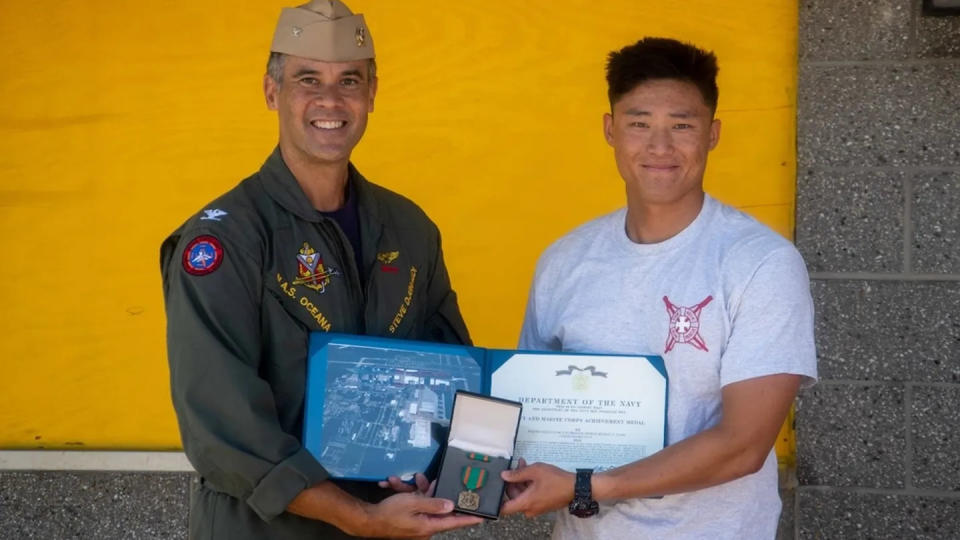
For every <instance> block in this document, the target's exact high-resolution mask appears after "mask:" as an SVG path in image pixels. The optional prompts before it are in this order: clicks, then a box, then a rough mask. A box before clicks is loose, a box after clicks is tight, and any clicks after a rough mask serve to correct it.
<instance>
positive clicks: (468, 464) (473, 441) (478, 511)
mask: <svg viewBox="0 0 960 540" xmlns="http://www.w3.org/2000/svg"><path fill="white" fill-rule="evenodd" d="M521 409H522V405H521V404H520V403H519V402H516V401H509V400H505V399H500V398H495V397H490V396H485V395H482V394H475V393H473V392H466V391H463V390H460V391H458V392H457V393H456V396H455V397H454V402H453V415H452V418H451V420H450V434H449V437H448V439H447V444H446V448H445V450H444V453H443V458H442V459H441V461H440V475H439V477H438V478H437V489H436V492H435V494H434V496H436V497H440V498H444V499H450V500H452V501H453V502H454V504H455V505H456V507H455V510H456V511H458V512H462V513H466V514H473V515H476V516H481V517H484V518H488V519H497V518H498V517H499V516H500V502H501V500H502V499H503V490H504V489H505V488H506V485H505V482H504V481H503V479H502V478H500V473H501V472H502V471H504V470H506V469H508V468H509V467H510V462H511V460H512V459H513V449H514V444H515V443H516V439H517V428H518V427H519V425H520V414H521Z"/></svg>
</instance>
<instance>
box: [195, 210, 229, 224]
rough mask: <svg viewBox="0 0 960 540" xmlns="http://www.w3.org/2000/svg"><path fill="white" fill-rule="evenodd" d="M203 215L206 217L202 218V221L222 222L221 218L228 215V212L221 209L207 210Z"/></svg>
mask: <svg viewBox="0 0 960 540" xmlns="http://www.w3.org/2000/svg"><path fill="white" fill-rule="evenodd" d="M203 213H204V216H203V217H202V218H200V221H206V220H210V221H220V218H222V217H223V216H225V215H227V212H226V211H225V210H221V209H219V208H207V209H206V210H204V211H203Z"/></svg>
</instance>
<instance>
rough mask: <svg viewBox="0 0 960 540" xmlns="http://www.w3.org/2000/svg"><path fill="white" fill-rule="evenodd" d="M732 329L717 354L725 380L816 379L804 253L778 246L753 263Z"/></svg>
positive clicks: (806, 383) (811, 318)
mask: <svg viewBox="0 0 960 540" xmlns="http://www.w3.org/2000/svg"><path fill="white" fill-rule="evenodd" d="M731 323H732V330H731V334H730V338H729V340H728V341H727V345H726V348H725V349H724V351H723V354H722V357H721V367H720V383H721V384H722V385H724V386H726V385H728V384H731V383H734V382H738V381H742V380H745V379H751V378H754V377H762V376H765V375H773V374H778V373H789V374H795V375H803V376H804V377H805V381H804V383H803V385H804V386H809V385H811V384H813V383H814V382H815V381H816V377H817V359H816V349H815V345H814V337H813V326H814V321H813V299H812V298H811V295H810V278H809V276H808V275H807V270H806V266H805V265H804V262H803V259H802V258H801V257H800V254H799V253H798V252H797V250H796V249H795V248H793V246H786V247H783V248H779V249H777V250H775V251H773V252H771V253H770V254H769V255H767V256H766V257H765V258H764V260H763V261H762V262H761V263H760V265H759V266H757V268H756V270H755V271H754V272H753V275H752V276H751V277H750V279H749V281H748V282H747V283H746V285H745V287H744V288H743V290H742V292H741V294H740V295H739V298H738V301H737V302H736V305H735V306H733V313H732V316H731Z"/></svg>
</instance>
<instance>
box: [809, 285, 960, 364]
mask: <svg viewBox="0 0 960 540" xmlns="http://www.w3.org/2000/svg"><path fill="white" fill-rule="evenodd" d="M811 289H812V293H813V300H814V309H815V311H816V329H815V331H816V336H817V354H818V362H819V364H818V368H819V373H820V377H821V378H822V379H856V380H862V381H876V380H887V381H918V382H947V383H960V354H957V350H958V343H960V310H958V309H957V306H958V305H960V282H916V281H914V282H895V281H853V280H851V281H841V280H814V281H813V283H812V287H811Z"/></svg>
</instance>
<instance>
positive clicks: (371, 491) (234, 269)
mask: <svg viewBox="0 0 960 540" xmlns="http://www.w3.org/2000/svg"><path fill="white" fill-rule="evenodd" d="M349 182H350V183H351V184H350V186H351V189H353V190H355V191H354V193H355V194H356V196H357V198H358V199H357V202H358V207H359V208H358V209H359V220H360V235H361V244H362V249H361V251H362V257H361V260H362V261H363V264H364V266H365V267H366V268H365V272H364V273H365V274H366V276H367V280H366V283H361V278H360V276H361V275H362V274H361V273H360V272H358V269H357V268H356V263H355V259H354V256H353V251H352V247H351V245H350V242H349V241H348V240H347V238H346V236H345V235H344V234H343V232H342V231H341V230H340V228H339V227H338V226H337V225H336V224H335V223H334V222H333V221H331V220H330V219H328V218H326V217H324V216H323V215H322V214H320V213H319V212H317V211H316V210H315V209H314V208H313V207H312V206H311V205H310V203H309V201H308V200H307V198H306V196H305V195H304V194H303V192H302V190H301V189H300V187H299V185H298V184H297V181H296V179H295V178H294V177H293V175H292V174H291V173H290V171H289V169H288V168H287V166H286V165H285V164H284V162H283V159H282V157H281V155H280V151H279V149H277V150H275V151H274V152H273V154H272V155H271V156H270V157H269V158H268V159H267V161H266V163H264V165H263V167H262V168H261V169H260V171H259V172H258V173H256V174H254V175H252V176H251V177H249V178H247V179H246V180H244V181H243V182H241V183H240V184H239V185H238V186H237V187H235V188H234V189H232V190H230V191H229V192H227V193H226V194H224V195H223V196H221V197H220V198H218V199H216V200H215V201H213V202H212V203H211V204H210V205H209V206H207V207H206V208H205V209H204V211H203V212H201V213H199V214H197V215H196V216H194V217H192V218H191V219H189V220H187V222H186V223H184V224H183V225H182V226H181V227H180V228H179V229H177V230H176V231H175V232H174V233H173V234H171V235H170V237H168V238H167V239H166V240H165V241H164V242H163V245H162V247H161V250H160V264H161V272H162V274H163V291H164V296H165V300H166V311H167V347H168V354H169V360H170V383H171V391H172V396H173V404H174V408H175V409H176V412H177V418H178V421H179V425H180V433H181V437H182V440H183V446H184V450H185V451H186V454H187V456H188V458H189V459H190V462H191V463H192V464H193V466H194V467H195V468H196V469H197V471H198V473H199V474H200V477H201V482H200V487H199V488H198V489H197V490H196V491H195V493H194V500H193V503H192V508H191V516H190V536H191V538H216V539H230V540H242V539H245V538H251V539H252V538H257V539H267V538H269V539H272V540H273V539H287V538H290V539H300V538H304V539H305V538H310V539H317V538H348V536H346V535H345V534H344V533H343V532H341V531H339V530H337V529H336V528H334V527H332V526H330V525H328V524H326V523H323V522H319V521H314V520H309V519H305V518H302V517H299V516H296V515H293V514H290V513H288V512H285V508H286V507H287V505H288V503H289V502H290V501H291V500H293V498H294V497H295V496H296V495H297V494H298V493H299V492H300V491H302V490H303V489H305V488H307V487H309V486H311V485H313V484H316V483H318V482H321V481H323V480H325V479H326V478H327V472H326V471H325V470H324V468H323V467H322V466H321V465H320V464H319V463H318V462H317V461H316V460H315V459H314V458H313V457H312V456H311V455H310V454H309V453H308V452H307V451H306V450H305V449H304V448H303V446H302V445H301V432H302V422H303V402H304V384H305V374H306V355H307V339H308V338H307V336H308V332H310V331H317V330H320V331H330V332H343V333H351V334H367V335H374V336H387V337H395V338H408V339H424V340H429V341H442V342H448V343H469V342H470V338H469V335H468V334H467V330H466V326H465V325H464V322H463V318H462V317H461V315H460V310H459V308H458V306H457V300H456V295H455V294H454V292H453V290H451V288H450V281H449V278H448V275H447V270H446V267H445V266H444V262H443V254H442V252H441V249H440V234H439V231H438V230H437V227H436V226H435V225H434V224H433V223H432V222H431V221H430V219H429V218H428V217H427V216H426V214H424V213H423V211H422V210H421V209H420V208H419V207H417V206H416V205H415V204H414V203H412V202H411V201H409V200H408V199H406V198H404V197H402V196H400V195H397V194H395V193H393V192H391V191H389V190H387V189H384V188H382V187H379V186H377V185H374V184H372V183H370V182H368V181H366V180H365V179H364V178H363V177H362V176H361V175H360V174H359V173H358V172H357V171H356V169H354V168H353V166H352V165H351V166H350V172H349ZM338 485H340V486H341V487H342V488H344V489H345V490H347V491H348V492H350V493H353V494H354V495H355V496H357V497H360V498H362V499H364V500H368V501H378V500H380V499H382V498H383V497H385V496H387V495H389V494H390V493H389V492H387V491H385V490H382V489H380V488H379V487H377V486H376V484H375V483H361V482H338Z"/></svg>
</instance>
